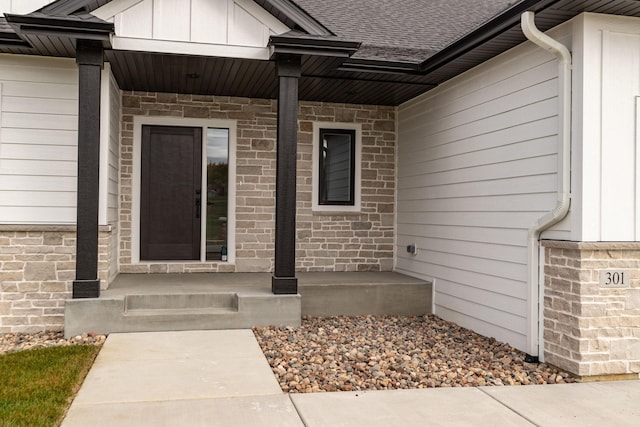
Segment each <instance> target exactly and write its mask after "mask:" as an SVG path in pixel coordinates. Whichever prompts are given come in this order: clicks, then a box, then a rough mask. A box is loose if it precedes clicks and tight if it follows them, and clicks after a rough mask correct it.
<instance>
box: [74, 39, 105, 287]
mask: <svg viewBox="0 0 640 427" xmlns="http://www.w3.org/2000/svg"><path fill="white" fill-rule="evenodd" d="M76 62H77V64H78V74H79V77H78V78H79V94H78V96H79V110H78V191H77V193H78V208H77V224H78V225H77V235H76V280H74V281H73V298H97V297H99V296H100V280H99V279H98V199H99V170H100V74H101V71H102V66H103V49H102V43H101V42H99V41H89V40H78V42H77V46H76Z"/></svg>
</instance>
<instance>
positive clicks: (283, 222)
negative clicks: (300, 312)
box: [271, 55, 300, 294]
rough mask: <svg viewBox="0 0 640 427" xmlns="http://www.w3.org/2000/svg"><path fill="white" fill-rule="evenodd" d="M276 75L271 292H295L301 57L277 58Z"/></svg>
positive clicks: (286, 56) (296, 283) (296, 280)
mask: <svg viewBox="0 0 640 427" xmlns="http://www.w3.org/2000/svg"><path fill="white" fill-rule="evenodd" d="M276 67H277V75H278V83H279V89H278V134H277V164H276V240H275V271H274V274H273V277H272V278H271V292H273V293H274V294H297V293H298V279H297V278H296V156H297V144H298V80H299V79H300V56H299V55H282V56H279V57H278V58H277V59H276Z"/></svg>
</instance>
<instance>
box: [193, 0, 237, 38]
mask: <svg viewBox="0 0 640 427" xmlns="http://www.w3.org/2000/svg"><path fill="white" fill-rule="evenodd" d="M228 7H229V1H228V0H223V1H210V0H192V1H191V40H192V41H194V42H199V43H216V44H226V43H227V42H228V38H227V20H228V18H227V16H228V14H229V12H228Z"/></svg>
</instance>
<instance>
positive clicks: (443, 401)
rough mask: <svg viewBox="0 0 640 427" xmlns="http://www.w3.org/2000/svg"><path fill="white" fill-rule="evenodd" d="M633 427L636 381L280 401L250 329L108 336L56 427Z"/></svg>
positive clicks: (639, 419)
mask: <svg viewBox="0 0 640 427" xmlns="http://www.w3.org/2000/svg"><path fill="white" fill-rule="evenodd" d="M425 425H428V426H479V425H491V426H532V425H538V426H562V427H567V426H581V427H584V426H639V425H640V381H620V382H601V383H584V384H566V385H547V386H510V387H480V388H439V389H426V390H395V391H368V392H337V393H313V394H290V395H289V394H284V393H282V391H281V390H280V387H279V386H278V383H277V381H276V379H275V377H274V376H273V374H272V373H271V369H270V368H269V365H268V363H267V361H266V359H265V357H264V356H263V354H262V352H261V351H260V348H259V346H258V343H257V342H256V340H255V338H254V336H253V333H252V332H251V331H250V330H222V331H187V332H155V333H130V334H111V335H110V336H109V337H108V338H107V341H106V343H105V345H104V347H103V348H102V350H101V352H100V354H99V355H98V358H97V359H96V362H95V364H94V366H93V367H92V368H91V371H90V372H89V375H88V376H87V378H86V380H85V382H84V384H83V385H82V388H81V389H80V392H79V393H78V395H77V397H76V399H75V400H74V402H73V404H72V405H71V408H70V410H69V413H68V414H67V417H66V419H65V420H64V422H63V424H62V426H63V427H80V426H82V427H85V426H109V427H119V426H154V427H156V426H190V427H198V426H225V427H227V426H242V427H244V426H261V427H266V426H278V427H287V426H308V427H317V426H331V427H337V426H345V427H346V426H367V427H376V426H385V427H387V426H403V427H404V426H425Z"/></svg>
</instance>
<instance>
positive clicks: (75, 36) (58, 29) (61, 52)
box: [0, 12, 114, 57]
mask: <svg viewBox="0 0 640 427" xmlns="http://www.w3.org/2000/svg"><path fill="white" fill-rule="evenodd" d="M5 19H6V23H7V25H8V26H9V27H10V28H11V29H12V30H13V32H14V34H16V36H18V38H19V39H20V40H21V41H22V43H20V44H18V46H21V47H22V46H24V47H25V48H27V49H28V48H32V49H35V50H37V51H38V52H41V54H46V53H53V52H55V55H50V56H69V57H74V56H75V55H76V41H77V40H95V41H99V42H100V43H101V44H102V47H103V48H105V49H109V48H111V42H110V39H111V34H112V33H113V31H114V26H113V24H112V23H110V22H105V21H103V20H101V19H98V18H95V17H93V16H91V15H88V14H86V15H84V16H78V15H69V16H50V15H47V14H44V13H41V12H34V13H32V14H29V15H13V14H5ZM7 33H8V32H7ZM7 33H5V34H7ZM0 40H2V39H0Z"/></svg>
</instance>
